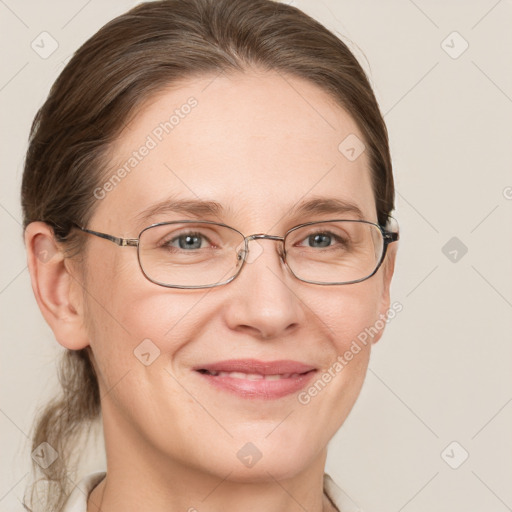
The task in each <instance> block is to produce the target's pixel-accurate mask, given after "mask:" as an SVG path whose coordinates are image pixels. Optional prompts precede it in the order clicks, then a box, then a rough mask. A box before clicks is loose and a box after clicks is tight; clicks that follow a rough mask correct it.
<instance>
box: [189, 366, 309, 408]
mask: <svg viewBox="0 0 512 512" xmlns="http://www.w3.org/2000/svg"><path fill="white" fill-rule="evenodd" d="M193 369H194V370H195V371H196V372H197V374H198V375H199V376H200V377H201V378H202V379H204V380H205V381H206V382H208V383H209V384H210V385H211V386H213V387H215V388H217V389H220V390H222V391H226V392H229V393H232V394H235V395H238V396H239V397H242V398H249V399H251V398H252V399H254V398H259V399H264V400H274V399H277V398H282V397H284V396H287V395H290V394H292V393H296V392H298V391H299V390H300V389H302V388H303V387H305V386H306V384H307V383H308V382H309V381H310V380H311V378H312V377H313V375H314V374H315V373H316V370H317V369H316V368H315V367H314V366H311V365H308V364H304V363H300V362H298V361H291V360H279V361H259V360H257V359H231V360H227V361H219V362H216V363H211V364H204V365H200V366H197V367H195V368H193ZM205 371H209V372H215V373H218V372H228V373H231V372H236V373H246V374H249V375H250V374H254V376H252V377H251V379H249V378H247V379H244V378H239V377H232V376H229V375H211V374H209V373H206V372H205ZM255 375H259V376H261V377H255ZM267 375H284V377H281V378H279V379H277V380H267V379H266V378H265V377H264V376H267ZM254 379H256V380H254Z"/></svg>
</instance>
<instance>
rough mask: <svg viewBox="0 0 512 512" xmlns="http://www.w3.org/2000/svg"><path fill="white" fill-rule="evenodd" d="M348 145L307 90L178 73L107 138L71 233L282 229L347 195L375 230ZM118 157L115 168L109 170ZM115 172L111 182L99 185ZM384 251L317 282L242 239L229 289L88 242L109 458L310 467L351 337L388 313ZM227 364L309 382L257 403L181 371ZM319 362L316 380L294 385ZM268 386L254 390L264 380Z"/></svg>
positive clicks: (351, 132) (331, 429)
mask: <svg viewBox="0 0 512 512" xmlns="http://www.w3.org/2000/svg"><path fill="white" fill-rule="evenodd" d="M190 98H193V99H190ZM185 105H188V107H186V106H185ZM173 115H174V117H173V118H171V116H173ZM170 119H171V120H170ZM169 120H170V121H169ZM166 122H167V123H168V124H167V125H166V124H165V123H166ZM347 137H350V138H349V139H348V140H347V141H346V142H345V143H344V144H342V145H341V150H340V149H339V146H340V143H342V141H344V140H345V139H346V138H347ZM355 137H358V138H359V139H362V135H361V132H360V131H359V129H358V128H357V126H356V124H355V122H354V121H353V120H352V118H351V117H350V115H348V114H347V112H346V111H344V110H342V109H341V108H340V107H338V106H337V105H336V104H334V102H333V101H332V100H330V99H329V97H328V96H327V95H326V94H325V93H324V92H322V91H321V90H320V89H318V88H317V87H315V86H314V85H312V84H310V83H308V82H305V81H302V80H299V79H296V78H292V77H289V76H286V77H284V76H282V75H280V74H276V73H268V72H259V73H258V72H256V71H251V72H247V73H246V74H235V75H230V76H226V75H220V76H217V77H215V76H211V77H204V78H201V79H196V80H190V81H188V82H186V83H184V84H183V85H180V87H175V88H173V89H169V90H168V91H165V92H163V93H160V94H159V95H157V96H156V97H154V98H152V99H151V101H149V102H147V103H146V105H145V106H144V108H143V109H141V111H140V112H139V113H138V115H137V117H135V118H134V119H133V121H132V122H131V123H130V124H129V125H128V126H127V128H126V129H125V130H124V132H123V133H122V135H121V137H120V138H119V140H118V142H117V144H116V145H115V146H114V147H113V149H112V153H111V155H110V157H111V162H112V165H111V172H110V173H109V174H108V175H107V177H106V178H105V181H104V182H103V183H100V187H101V190H100V189H96V191H95V195H96V197H98V199H97V205H96V210H95V212H94V215H93V217H92V219H91V221H90V223H89V225H88V226H87V227H88V228H90V229H93V230H96V231H102V232H106V233H110V234H112V235H115V236H122V237H128V238H136V237H137V236H138V234H139V232H140V231H141V230H142V229H143V228H145V227H146V226H148V225H150V224H153V223H158V222H164V221H172V220H180V219H199V220H210V221H215V222H223V223H225V224H227V225H229V226H233V227H234V228H236V229H238V230H239V231H241V232H242V233H244V234H245V235H249V234H254V233H269V234H272V235H279V236H283V235H284V233H285V232H286V231H287V230H288V229H290V228H292V227H294V226H296V225H298V224H301V223H304V222H308V221H316V220H327V219H332V218H340V219H343V218H347V219H356V218H357V217H356V216H355V214H354V213H353V212H350V211H347V212H343V211H339V212H335V211H327V212H324V213H322V212H318V213H314V212H310V213H303V214H301V215H299V216H297V215H296V214H295V213H294V210H296V209H297V207H298V206H300V205H301V203H304V202H307V201H309V200H311V199H337V200H340V201H345V202H350V203H352V204H354V205H356V206H357V207H358V208H359V209H360V210H361V212H362V214H363V218H364V219H366V220H369V221H373V222H377V214H376V208H375V198H374V196H373V192H372V185H371V181H370V170H369V163H368V156H367V154H366V152H364V151H363V152H362V153H361V154H360V155H359V156H358V157H357V154H358V153H359V152H360V150H361V148H362V146H359V145H358V144H360V142H358V139H356V138H355ZM347 144H348V148H347ZM144 146H145V147H146V148H147V149H146V150H144V149H140V148H142V147H144ZM350 147H354V151H351V150H350ZM354 156H356V157H357V158H355V159H354ZM130 158H135V159H136V160H130ZM125 163H127V166H126V167H125V171H126V170H127V169H129V171H128V172H124V173H123V172H120V173H119V172H118V169H119V168H121V167H122V166H123V165H124V164H125ZM114 174H116V175H117V177H118V178H120V179H113V180H111V183H112V184H111V185H110V186H109V185H106V186H103V185H104V184H105V183H106V182H107V181H108V180H109V179H110V178H111V176H112V175H114ZM179 200H189V201H215V202H217V203H219V205H220V209H218V211H217V212H216V213H209V212H208V211H207V209H206V208H203V209H202V210H199V211H198V212H197V213H195V214H194V213H192V212H186V211H184V210H181V211H172V210H171V206H172V203H173V202H176V201H179ZM155 205H159V207H157V208H154V207H155ZM165 205H167V207H165ZM150 210H153V211H152V212H150ZM148 212H149V213H150V214H149V215H148ZM83 236H88V235H85V234H84V235H83ZM393 245H396V244H392V246H391V247H390V249H391V250H390V251H389V252H388V256H387V259H386V262H385V265H384V266H383V267H381V269H380V270H379V271H378V273H377V274H376V275H374V276H373V277H372V278H370V279H368V280H366V281H364V282H361V283H357V284H351V285H345V286H319V285H314V284H308V283H304V282H301V281H299V280H297V279H296V278H295V277H294V276H293V275H292V274H291V273H290V272H289V271H288V269H287V268H286V266H285V265H284V264H283V262H282V260H281V259H280V257H279V255H278V251H277V250H278V249H280V243H279V242H276V241H273V240H268V239H266V240H257V241H252V242H250V243H249V249H250V250H251V251H252V253H251V257H250V258H249V262H248V263H246V264H245V266H244V268H243V269H242V272H241V274H240V275H239V276H238V277H237V278H236V279H235V280H234V281H232V282H231V283H229V284H227V285H224V286H219V287H215V288H210V289H195V290H181V289H173V288H164V287H161V286H158V285H156V284H154V283H152V282H150V281H148V280H147V279H146V278H145V277H144V275H143V274H142V272H141V271H140V268H139V265H138V262H137V250H136V248H135V247H118V246H116V245H115V244H113V243H111V242H109V241H106V240H103V239H100V238H97V237H93V236H88V240H87V249H86V258H85V265H86V269H85V270H86V272H85V277H84V280H85V281H84V283H83V285H84V287H85V290H86V292H85V293H84V294H83V299H82V300H83V301H84V304H83V306H84V307H83V311H84V314H85V315H86V320H85V322H84V325H85V326H86V327H84V329H86V330H87V334H88V339H89V342H90V345H91V347H92V351H93V354H94V360H95V366H96V367H97V373H98V378H99V383H100V389H101V396H102V410H103V419H104V427H105V436H106V441H107V454H109V456H110V457H111V460H117V461H121V460H122V459H123V457H126V458H128V457H130V460H132V461H133V460H137V464H138V470H144V467H140V465H141V464H142V465H144V464H148V465H151V466H152V467H153V468H154V467H156V466H161V467H162V468H164V467H165V465H166V464H169V463H171V462H172V464H175V465H178V466H181V465H183V467H189V468H192V469H193V470H194V471H197V470H198V469H200V470H202V471H205V472H206V473H209V474H214V475H221V476H222V478H224V477H225V476H226V475H227V474H228V473H230V475H231V476H230V478H231V479H235V480H236V479H239V480H241V481H242V480H250V479H258V478H259V477H261V478H266V477H267V476H268V473H267V472H269V473H271V474H272V475H273V476H274V477H275V478H277V479H282V478H286V477H290V476H293V475H294V474H297V473H299V472H300V471H302V470H303V469H305V468H306V467H309V466H311V465H314V464H319V465H320V464H323V462H324V457H325V448H326V445H327V443H328V441H329V440H330V439H331V437H332V436H333V435H334V434H335V432H336V431H337V430H338V428H339V427H340V425H341V424H342V423H343V421H344V420H345V418H346V417H347V415H348V413H349V411H350V410H351V408H352V406H353V404H354V402H355V400H356V398H357V396H358V394H359V391H360V388H361V385H362V383H363V379H364V376H365V372H366V369H367V365H368V359H369V355H370V345H371V342H372V341H373V342H375V341H376V340H377V339H378V338H379V337H380V334H381V332H379V334H377V335H376V336H375V337H374V338H373V340H372V339H371V338H368V341H367V343H366V345H365V344H363V343H361V342H360V341H358V342H357V344H358V347H359V351H357V352H356V349H355V348H354V344H353V343H354V340H358V336H359V335H360V334H361V333H362V332H364V331H365V328H369V327H371V326H373V325H374V324H375V323H376V321H378V320H379V319H380V318H381V317H380V316H379V315H381V314H385V313H386V311H387V309H388V307H389V295H388V287H389V281H390V279H391V274H392V264H391V263H392V259H393V257H394V252H393V250H392V248H393ZM75 286H77V287H78V285H75ZM77 289H78V288H77ZM380 324H382V322H380ZM359 339H361V337H360V338H359ZM141 343H142V345H141ZM351 347H352V355H353V357H352V358H351V360H348V359H349V358H350V357H349V356H347V357H346V356H344V354H346V352H347V351H350V350H351ZM234 359H236V360H258V361H260V362H274V361H282V360H287V361H293V362H295V363H302V364H304V365H307V367H308V368H312V369H314V372H311V373H310V374H309V376H308V377H302V379H303V382H304V385H303V388H301V389H296V390H295V391H294V392H292V393H288V394H285V395H283V396H278V395H279V394H277V395H275V396H274V395H272V396H270V397H264V396H261V395H254V394H246V395H244V394H243V393H242V392H235V391H233V390H230V389H225V388H222V387H219V386H217V385H216V383H215V382H214V380H215V379H220V378H223V377H222V376H217V377H212V376H210V377H207V376H205V375H204V374H202V373H200V372H198V371H197V369H198V368H204V367H206V366H209V365H211V364H214V363H219V362H222V361H227V360H234ZM337 360H338V361H341V363H340V364H342V366H343V368H342V370H339V366H338V365H335V362H336V361H337ZM242 364H243V363H242ZM247 368H248V370H247V371H248V372H249V373H253V371H254V368H252V369H251V367H250V365H249V366H248V367H247ZM329 369H330V375H331V378H330V379H329V377H325V376H324V377H323V379H324V380H323V383H324V385H323V386H319V385H317V388H318V389H319V390H318V389H317V392H316V393H315V392H314V391H312V392H309V391H308V389H310V388H311V386H314V385H315V382H317V380H319V379H320V380H322V375H324V374H326V373H329ZM251 370H253V371H251ZM239 373H241V374H245V373H246V372H244V371H241V372H239ZM256 373H257V372H256ZM281 373H283V372H281ZM228 378H229V377H228ZM230 378H231V379H232V381H234V379H236V378H238V379H239V380H238V381H237V382H235V384H234V386H235V387H238V388H240V387H243V386H244V385H246V386H247V387H249V388H250V387H251V386H256V385H257V384H254V382H255V381H254V380H251V379H246V378H245V375H237V376H232V377H230ZM293 378H294V377H290V379H293ZM326 381H328V382H326ZM272 382H273V384H272ZM275 382H276V381H270V384H269V386H279V385H281V384H275ZM248 443H250V444H248ZM258 459H259V460H258ZM143 461H146V462H143ZM148 469H149V468H148Z"/></svg>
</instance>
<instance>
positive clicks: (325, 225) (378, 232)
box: [76, 220, 399, 288]
mask: <svg viewBox="0 0 512 512" xmlns="http://www.w3.org/2000/svg"><path fill="white" fill-rule="evenodd" d="M76 227H77V228H79V229H81V230H82V231H84V232H85V233H89V234H91V235H94V236H97V237H100V238H104V239H106V240H110V241H111V242H114V243H115V244H117V245H119V246H121V247H125V246H133V247H137V257H138V260H139V265H140V268H141V270H142V273H143V274H144V276H145V277H146V278H147V279H148V280H149V281H151V282H153V283H155V284H157V285H160V286H165V287H168V288H212V287H214V286H221V285H224V284H227V283H229V282H231V281H233V279H235V278H236V277H237V276H238V275H239V274H240V271H241V270H242V267H243V266H244V263H246V262H247V261H249V259H250V258H249V255H250V253H249V242H250V241H251V240H261V239H269V240H276V241H279V242H281V244H282V249H281V252H280V256H281V258H282V260H283V262H284V263H285V264H286V265H287V267H288V269H289V270H290V272H291V273H292V274H293V275H294V276H295V277H296V278H297V279H299V280H300V281H303V282H306V283H311V284H319V285H343V284H352V283H358V282H361V281H364V280H366V279H368V278H370V277H371V276H373V275H374V274H375V273H376V272H377V270H378V269H379V267H380V266H381V264H382V262H383V261H384V257H385V256H386V251H387V247H388V245H389V244H390V243H392V242H395V241H397V240H398V239H399V234H398V231H396V232H392V231H387V230H386V229H385V228H384V227H383V226H379V225H378V224H375V223H373V222H369V221H365V220H327V221H318V222H307V223H305V224H300V225H299V226H295V227H293V228H291V229H290V230H288V231H287V232H286V234H285V235H284V236H283V237H281V236H274V235H265V234H255V235H249V236H245V235H244V234H242V233H241V232H240V231H238V230H236V229H234V228H232V227H230V226H227V225H226V224H221V223H217V222H212V221H196V220H179V221H172V222H161V223H158V224H152V225H151V226H148V227H146V228H145V229H143V230H142V231H141V232H140V233H139V237H138V238H119V237H115V236H112V235H108V234H106V233H100V232H98V231H93V230H90V229H86V228H84V227H81V226H79V225H76ZM259 250H260V253H261V251H262V249H261V246H260V247H259ZM257 257H258V254H255V255H254V257H252V261H255V259H256V258H257Z"/></svg>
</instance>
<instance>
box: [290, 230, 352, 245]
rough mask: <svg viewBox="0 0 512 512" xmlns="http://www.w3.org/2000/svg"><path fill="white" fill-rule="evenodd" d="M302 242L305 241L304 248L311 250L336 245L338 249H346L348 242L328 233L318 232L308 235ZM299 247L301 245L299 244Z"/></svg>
mask: <svg viewBox="0 0 512 512" xmlns="http://www.w3.org/2000/svg"><path fill="white" fill-rule="evenodd" d="M303 241H307V245H306V247H312V248H319V249H322V248H326V247H333V246H335V245H337V246H338V247H340V246H341V247H347V246H348V240H347V239H345V238H343V237H341V236H339V235H336V234H334V233H331V232H330V231H318V232H316V233H311V234H309V235H308V236H307V237H306V238H304V240H303ZM299 245H301V244H299Z"/></svg>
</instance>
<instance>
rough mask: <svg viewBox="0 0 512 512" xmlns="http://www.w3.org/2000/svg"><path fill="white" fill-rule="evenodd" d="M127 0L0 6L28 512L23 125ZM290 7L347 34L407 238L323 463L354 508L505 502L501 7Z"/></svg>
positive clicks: (20, 451) (509, 84)
mask: <svg viewBox="0 0 512 512" xmlns="http://www.w3.org/2000/svg"><path fill="white" fill-rule="evenodd" d="M136 3H138V2H135V1H133V0H132V1H128V0H115V1H109V2H105V1H103V2H101V1H100V0H89V1H87V0H59V1H57V0H50V1H47V2H37V1H36V0H32V1H28V0H18V1H16V0H0V19H1V28H0V39H1V44H2V46H1V48H2V54H3V58H2V62H3V65H2V68H1V70H0V73H1V75H0V109H1V112H2V121H1V126H2V132H1V139H0V140H1V144H2V160H1V166H2V168H1V173H0V177H1V186H0V222H1V225H2V241H3V243H2V252H1V254H2V265H1V267H0V268H1V275H0V301H1V303H0V313H1V316H2V323H1V326H2V343H1V362H2V373H1V386H0V389H1V390H2V392H1V402H0V429H1V453H2V457H1V459H2V467H1V477H0V510H2V511H4V510H5V511H7V510H10V511H13V510H22V507H21V504H20V501H19V498H20V497H21V496H22V493H23V489H24V487H25V484H26V482H27V478H28V471H29V469H30V464H29V462H30V459H29V457H30V451H29V448H28V445H27V443H26V436H27V434H28V433H29V431H30V428H31V422H32V418H33V416H34V412H35V410H36V407H38V406H40V405H41V404H42V403H43V401H44V399H45V398H46V397H48V396H50V395H51V394H52V390H53V389H54V386H55V381H56V378H55V356H56V354H57V353H58V351H59V348H58V346H57V344H56V343H55V342H54V340H53V336H52V333H51V331H50V330H49V328H48V327H47V326H46V324H45V323H44V321H43V319H42V317H41V316H40V313H39V310H38V309H37V306H36V303H35V300H34V299H33V296H32V291H31V289H30V283H29V275H28V272H27V268H26V265H25V254H24V248H23V244H22V233H21V229H20V219H21V212H20V205H19V187H20V180H21V173H22V165H23V158H24V151H25V150H26V146H27V143H26V140H27V136H28V132H29V127H30V124H31V120H32V118H33V116H34V114H35V113H36V109H37V108H38V107H39V106H40V105H41V104H42V102H43V101H44V99H45V97H46V95H47V92H48V90H49V87H50V85H51V83H52V82H53V81H54V80H55V78H56V76H57V74H58V73H59V71H60V69H62V66H63V63H64V62H65V61H66V59H67V58H68V56H69V55H70V54H71V53H72V52H73V51H74V50H75V49H77V48H78V46H79V45H80V44H81V43H82V42H84V41H85V40H86V39H87V38H88V37H90V36H91V35H92V34H93V33H94V32H95V31H96V30H97V29H98V28H99V27H100V26H102V25H103V24H104V23H105V22H106V21H108V20H110V19H111V18H113V17H114V16H115V15H117V14H120V13H122V12H123V11H125V10H126V9H127V8H129V7H131V6H133V5H135V4H136ZM290 3H293V4H294V5H296V6H298V7H300V8H302V9H303V10H305V11H306V12H307V13H309V14H311V15H313V16H314V17H316V18H317V19H318V20H320V21H321V22H323V23H324V24H325V25H327V26H328V27H329V28H331V29H333V30H335V31H336V32H338V34H342V35H343V38H344V39H347V38H348V39H349V40H351V41H354V42H355V43H357V44H354V43H350V46H351V48H353V49H354V51H355V52H356V55H357V56H358V58H360V60H361V62H362V64H363V66H364V67H365V69H366V70H368V72H369V73H370V76H371V80H372V82H373V84H374V87H375V90H376V93H377V96H378V99H379V102H380V105H381V108H382V111H383V113H384V114H385V119H386V121H387V124H388V128H389V131H390V137H391V145H392V155H393V160H394V167H395V176H396V187H397V196H396V197H397V210H396V214H395V216H396V218H397V219H398V221H399V223H400V227H401V236H402V240H401V242H400V250H399V256H398V262H397V270H396V275H395V279H394V284H393V287H392V295H393V297H392V300H393V301H399V302H400V303H401V304H402V305H403V311H402V312H401V313H399V314H398V315H397V316H396V318H395V319H394V320H393V321H392V322H390V324H389V325H388V326H387V331H386V333H385V335H384V337H383V338H382V340H381V341H380V342H379V343H378V344H377V346H376V347H375V349H374V352H373V355H372V360H371V363H370V369H369V372H368V377H367V381H366V383H365V386H364V388H363V391H362V394H361V397H360V399H359V401H358V403H357V404H356V406H355V408H354V410H353V412H352V413H351V415H350V417H349V419H348V420H347V422H346V423H345V425H344V426H343V427H342V429H341V430H340V431H339V433H338V435H337V436H336V437H335V439H334V440H333V441H332V442H331V444H330V452H329V459H328V466H327V470H328V472H329V473H330V474H331V475H332V476H333V478H334V479H335V481H336V482H338V484H339V485H340V486H342V487H343V488H344V489H345V491H346V492H347V493H348V494H349V495H350V496H351V497H352V499H353V500H354V501H355V502H357V503H358V504H359V506H360V507H361V508H362V509H363V510H365V511H366V512H372V511H375V512H377V511H378V512H399V511H402V510H404V511H406V512H413V511H416V512H419V511H429V512H430V511H432V510H435V511H436V512H443V511H447V512H448V511H450V512H457V511H461V512H462V511H467V510H475V511H476V510H485V511H486V512H490V511H496V512H501V511H506V510H512V485H511V482H512V343H511V341H512V340H511V335H510V333H511V327H512V315H511V313H512V285H511V283H512V280H511V278H512V257H511V256H512V235H511V233H512V231H511V220H512V172H511V164H512V153H511V145H512V144H511V143H512V51H511V49H512V29H511V21H512V2H511V1H510V0H508V1H507V0H502V1H496V0H472V1H462V0H451V1H440V0H436V1H425V0H423V1H421V0H416V1H414V2H413V1H412V0H410V1H407V0H388V1H376V0H374V1H370V0H364V1H360V0H359V1H357V0H295V1H293V2H290ZM43 31H47V32H49V33H50V34H51V36H52V37H53V38H54V39H55V40H56V41H57V42H58V49H57V50H56V51H55V52H54V53H53V54H52V55H51V56H49V57H48V58H46V59H43V58H41V57H40V56H39V55H38V54H37V53H36V52H35V51H34V50H33V49H32V48H31V42H32V41H33V40H34V39H36V38H37V37H38V35H39V34H40V33H41V32H43ZM454 31H456V32H458V34H453V32H454ZM443 41H445V42H444V43H443ZM466 44H468V45H469V46H468V48H467V49H466V50H465V51H464V52H463V53H461V51H462V50H464V47H465V45H466ZM459 53H460V55H459ZM455 57H456V58H455ZM366 59H367V60H366ZM452 237H456V240H454V241H453V240H452V242H451V243H450V244H449V245H448V246H447V247H445V244H447V242H448V241H449V240H450V239H452ZM453 244H454V245H453ZM462 244H463V245H462ZM464 246H465V247H466V248H467V253H466V254H463V250H462V249H463V247H464ZM443 248H444V249H443ZM453 251H456V252H453ZM455 257H456V261H452V260H453V259H454V258H455ZM453 441H455V442H456V443H457V444H455V445H451V446H450V447H449V448H448V449H447V450H445V448H446V447H448V445H450V443H452V442H453ZM465 452H468V454H469V457H468V459H467V460H466V461H465V462H464V463H463V464H462V465H460V467H458V468H457V469H453V468H452V467H450V466H449V464H448V463H450V464H451V465H452V466H456V465H457V464H458V463H459V462H460V460H461V457H462V456H463V455H464V453H465ZM442 454H444V455H442ZM102 465H103V461H102V458H101V456H100V457H99V458H94V457H93V458H92V460H91V461H90V463H89V465H88V466H87V467H86V468H84V470H88V469H101V468H102V467H103V466H102Z"/></svg>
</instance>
